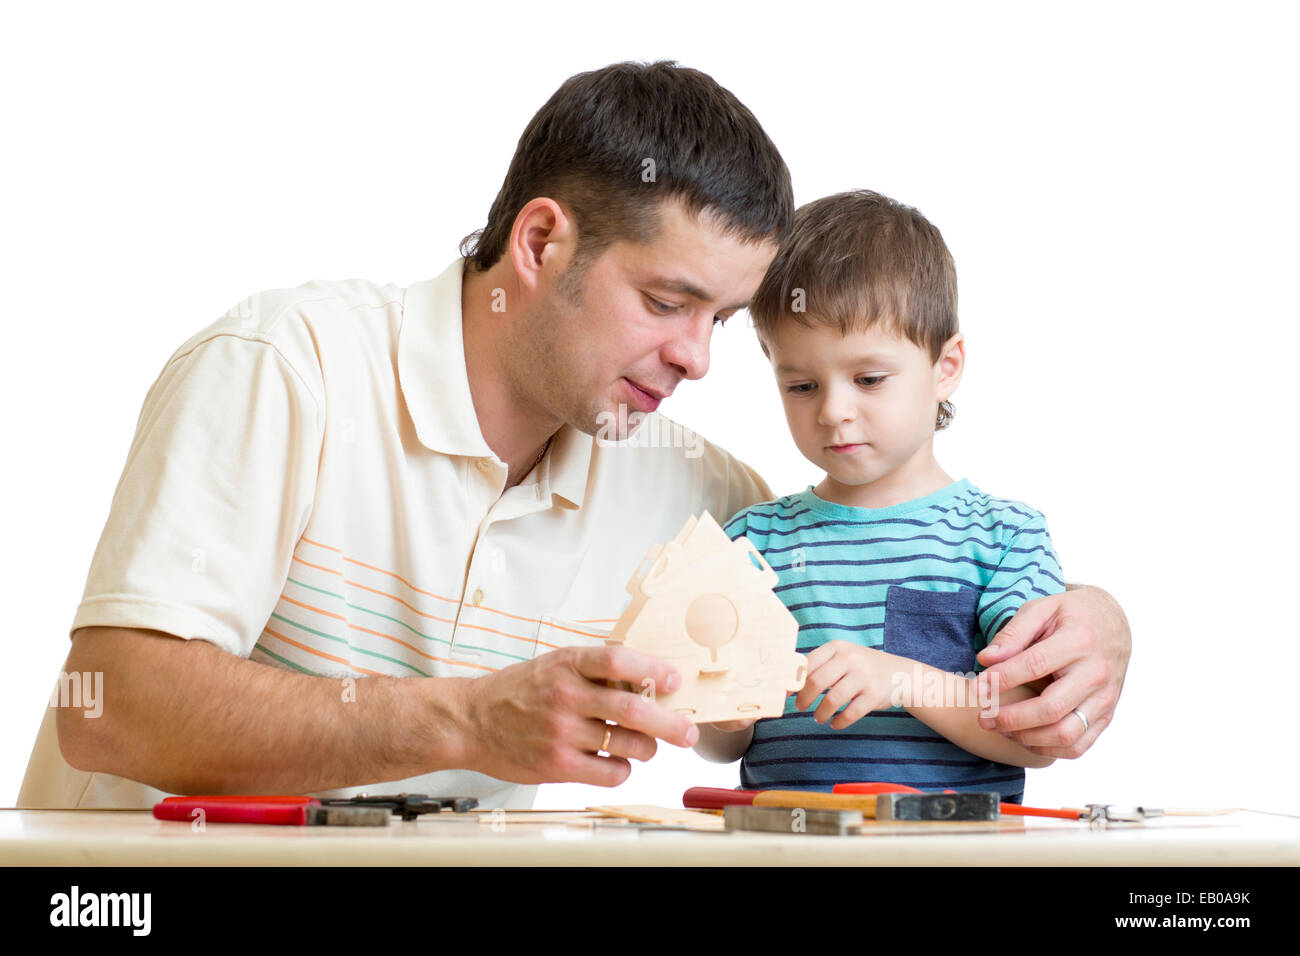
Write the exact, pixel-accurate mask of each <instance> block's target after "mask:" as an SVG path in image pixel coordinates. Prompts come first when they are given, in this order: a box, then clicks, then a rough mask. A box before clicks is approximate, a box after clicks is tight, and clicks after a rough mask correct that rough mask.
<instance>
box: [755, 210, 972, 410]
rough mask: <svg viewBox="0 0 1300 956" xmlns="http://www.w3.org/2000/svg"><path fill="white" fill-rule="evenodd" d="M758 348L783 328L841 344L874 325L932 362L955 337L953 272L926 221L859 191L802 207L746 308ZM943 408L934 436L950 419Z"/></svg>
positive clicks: (947, 406) (939, 240) (940, 241)
mask: <svg viewBox="0 0 1300 956" xmlns="http://www.w3.org/2000/svg"><path fill="white" fill-rule="evenodd" d="M749 315H750V318H751V319H752V321H753V323H754V329H755V331H756V332H757V334H758V340H759V342H760V343H764V344H763V351H764V352H766V351H767V345H766V344H765V342H766V341H770V340H771V337H772V333H773V332H774V331H775V329H776V327H777V325H778V324H779V323H781V322H787V321H792V322H798V323H799V324H800V325H804V326H808V327H811V326H812V324H813V322H817V323H820V324H822V325H826V326H829V327H831V328H835V329H838V330H839V332H840V334H841V335H846V334H848V333H850V332H855V331H862V330H865V329H867V328H871V327H873V326H875V325H880V326H881V327H882V328H883V329H885V330H887V331H890V332H894V333H896V334H898V335H901V336H903V337H904V338H906V339H908V340H909V341H911V342H912V343H914V344H915V345H917V346H919V347H920V348H923V349H925V350H926V351H928V352H929V354H930V360H931V361H932V362H937V361H938V360H939V356H940V355H941V354H942V352H943V345H944V343H945V342H947V341H948V340H949V339H950V338H952V337H953V336H954V335H956V334H957V331H958V328H957V268H956V266H955V265H954V264H953V261H952V255H951V254H950V253H949V252H948V246H947V245H946V244H945V243H944V241H943V236H942V235H941V234H940V233H939V230H938V229H936V228H935V227H934V226H933V225H932V224H931V223H930V221H929V220H927V219H926V218H925V217H924V216H922V215H921V214H920V213H919V212H918V211H917V210H915V209H913V208H912V207H911V206H905V205H903V204H902V203H900V202H896V201H894V200H893V199H890V198H888V197H887V196H882V195H880V194H879V193H874V192H871V191H870V190H867V189H857V190H853V191H851V192H843V193H837V194H836V195H834V196H826V197H824V198H822V199H817V200H814V201H813V202H810V203H807V204H805V205H803V206H800V207H799V209H798V210H797V211H796V212H795V214H794V225H793V227H792V228H791V230H790V234H789V236H788V237H787V238H786V240H785V242H784V243H783V244H782V246H781V248H780V249H779V250H778V252H777V254H776V258H775V259H774V260H773V261H772V265H771V266H770V267H769V268H768V270H767V274H766V275H764V276H763V281H762V282H761V283H760V284H759V287H758V290H757V291H756V292H755V293H754V298H753V301H752V302H750V304H749ZM952 411H953V409H952V405H951V403H949V402H943V403H942V404H941V405H940V408H939V411H938V414H937V416H936V419H935V427H936V428H937V429H938V428H944V427H945V426H947V424H948V422H949V421H950V420H951V418H952Z"/></svg>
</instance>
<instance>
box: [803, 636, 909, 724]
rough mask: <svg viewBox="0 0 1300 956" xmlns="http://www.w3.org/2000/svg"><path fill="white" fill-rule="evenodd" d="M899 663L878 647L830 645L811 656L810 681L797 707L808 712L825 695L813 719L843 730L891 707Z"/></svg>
mask: <svg viewBox="0 0 1300 956" xmlns="http://www.w3.org/2000/svg"><path fill="white" fill-rule="evenodd" d="M899 660H900V659H899V658H898V657H897V656H896V655H894V654H886V653H885V652H884V651H881V650H877V649H876V648H874V647H861V646H859V645H857V644H851V643H849V642H848V641H827V642H826V643H825V644H823V645H821V646H820V647H817V648H815V649H814V650H812V651H810V652H809V653H808V677H807V679H806V680H805V681H804V685H803V689H802V690H800V691H799V696H798V697H796V698H795V701H794V705H795V707H797V708H798V709H799V710H807V709H808V708H809V707H811V706H812V702H813V701H814V700H816V699H817V698H818V696H819V695H821V694H823V693H824V694H825V695H826V696H825V697H823V698H822V702H821V703H820V704H819V705H818V706H817V710H816V712H815V713H814V714H813V719H814V720H815V721H817V723H819V724H824V723H826V722H827V721H830V725H831V727H833V728H834V729H835V730H843V729H844V728H845V727H848V726H849V725H850V724H852V723H854V722H855V721H858V720H861V719H862V718H863V717H865V716H867V714H869V713H871V712H872V711H873V710H879V709H881V708H882V707H888V706H889V696H890V691H891V689H892V688H891V681H890V677H891V675H892V674H893V673H894V671H895V670H896V669H897V665H898V663H899ZM846 704H847V705H848V706H847V707H845V705H846ZM841 707H843V708H844V710H843V711H840V708H841ZM837 711H840V712H839V713H836V712H837Z"/></svg>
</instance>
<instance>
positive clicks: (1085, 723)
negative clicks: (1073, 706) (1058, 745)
mask: <svg viewBox="0 0 1300 956" xmlns="http://www.w3.org/2000/svg"><path fill="white" fill-rule="evenodd" d="M1074 716H1076V717H1078V718H1079V719H1080V720H1082V721H1083V732H1084V733H1085V734H1086V733H1087V732H1088V718H1087V717H1085V716H1083V711H1081V710H1076V711H1075V712H1074Z"/></svg>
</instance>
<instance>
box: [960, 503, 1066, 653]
mask: <svg viewBox="0 0 1300 956" xmlns="http://www.w3.org/2000/svg"><path fill="white" fill-rule="evenodd" d="M1064 590H1065V580H1064V575H1063V573H1062V571H1061V563H1060V561H1059V560H1058V559H1057V557H1056V551H1055V550H1054V549H1053V548H1052V539H1051V537H1050V536H1049V535H1048V533H1047V519H1046V518H1044V517H1043V516H1042V515H1041V514H1039V513H1038V512H1032V515H1031V517H1030V519H1029V520H1028V521H1026V522H1024V523H1023V524H1022V525H1021V526H1020V527H1019V528H1018V529H1017V530H1016V533H1015V534H1014V535H1013V536H1012V538H1011V541H1010V543H1009V544H1008V545H1007V548H1006V550H1005V551H1004V552H1003V553H1002V560H1001V562H1000V563H999V564H998V568H997V570H996V571H995V572H994V574H993V577H992V579H991V580H990V581H989V582H988V584H986V585H985V586H984V592H983V594H982V595H981V596H980V600H979V604H978V610H977V614H978V621H979V627H980V632H981V634H982V635H983V639H984V643H985V644H987V643H988V642H989V641H991V640H992V639H993V637H994V635H996V634H997V632H998V631H999V630H1000V629H1001V627H1002V625H1004V624H1006V623H1007V621H1009V620H1011V618H1012V617H1014V616H1015V613H1016V611H1017V610H1019V608H1020V605H1022V604H1024V603H1025V602H1026V601H1031V600H1033V599H1034V598H1037V597H1045V596H1046V595H1049V594H1059V593H1060V592H1062V591H1064Z"/></svg>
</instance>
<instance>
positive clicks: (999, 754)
mask: <svg viewBox="0 0 1300 956" xmlns="http://www.w3.org/2000/svg"><path fill="white" fill-rule="evenodd" d="M881 653H883V652H881ZM888 656H889V657H892V658H893V661H891V666H892V670H893V673H892V675H891V685H892V686H895V687H899V686H901V687H902V688H903V691H904V692H903V694H902V695H901V696H902V699H901V700H900V701H899V704H900V705H901V706H902V707H903V708H904V709H905V710H906V711H907V712H908V713H909V714H911V715H912V716H913V717H915V718H916V719H917V720H919V721H921V723H923V724H925V725H926V726H927V727H929V728H930V729H931V730H933V731H934V732H935V733H937V734H942V735H943V736H944V737H946V738H947V739H948V740H950V741H952V742H953V743H954V744H956V745H957V746H958V747H960V748H962V749H963V750H965V751H968V752H970V753H973V754H974V755H975V756H977V757H983V758H984V759H985V760H993V761H996V762H997V763H1005V764H1010V765H1011V766H1015V767H1047V766H1050V765H1051V764H1052V762H1053V761H1054V759H1055V758H1053V757H1042V756H1039V755H1038V754H1036V753H1034V752H1033V751H1031V750H1027V749H1025V748H1024V747H1022V746H1020V744H1018V743H1016V742H1015V741H1013V740H1009V739H1007V738H1006V737H1004V736H1002V734H1000V733H998V732H997V731H993V730H984V729H983V728H982V727H980V725H979V715H980V714H981V713H984V712H985V711H986V708H985V707H984V706H982V704H981V701H980V698H979V694H978V689H979V684H978V678H973V677H962V676H961V675H960V674H949V673H947V672H946V671H941V670H939V669H938V668H937V667H931V666H930V665H929V664H923V663H921V662H920V661H913V660H908V659H907V658H905V657H898V656H897V655H893V654H890V655H888ZM918 675H919V677H920V680H921V684H920V686H919V687H918V686H915V680H916V677H917V676H918ZM995 684H996V682H995ZM927 687H937V688H939V693H938V694H934V693H933V691H932V692H931V696H932V697H934V696H937V697H938V700H939V702H938V703H932V704H926V703H925V700H926V696H927V695H926V694H925V693H924V691H925V689H926V688H927ZM1035 696H1037V693H1036V692H1035V691H1033V690H1031V689H1030V688H1029V687H1013V688H1011V689H1009V690H1006V691H1002V692H1000V693H999V692H998V690H997V689H996V686H995V687H994V688H993V689H992V692H991V696H990V697H989V698H987V699H986V701H985V702H986V703H988V704H989V705H990V706H989V708H988V710H990V711H991V713H993V714H996V713H997V707H998V706H1000V705H1002V704H1014V703H1018V702H1019V701H1022V700H1028V699H1029V698H1031V697H1035ZM702 739H703V736H702V735H701V740H702Z"/></svg>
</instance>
